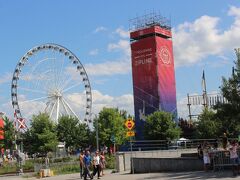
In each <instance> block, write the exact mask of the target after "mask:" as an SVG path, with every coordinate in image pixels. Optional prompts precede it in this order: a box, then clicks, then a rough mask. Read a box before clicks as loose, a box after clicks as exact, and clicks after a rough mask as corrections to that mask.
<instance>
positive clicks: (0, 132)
mask: <svg viewBox="0 0 240 180" xmlns="http://www.w3.org/2000/svg"><path fill="white" fill-rule="evenodd" d="M3 127H4V120H3V118H0V140H2V139H4V131H3V130H1V129H2V128H3Z"/></svg>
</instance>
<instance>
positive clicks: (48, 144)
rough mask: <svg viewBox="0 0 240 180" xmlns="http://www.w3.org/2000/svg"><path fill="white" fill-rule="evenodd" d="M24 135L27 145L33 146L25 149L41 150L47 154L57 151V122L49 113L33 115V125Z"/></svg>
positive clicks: (40, 151)
mask: <svg viewBox="0 0 240 180" xmlns="http://www.w3.org/2000/svg"><path fill="white" fill-rule="evenodd" d="M23 137H24V140H23V142H24V143H25V144H26V146H28V147H31V148H32V149H26V148H25V150H26V151H31V152H33V153H35V152H39V153H43V154H46V153H48V152H50V151H55V149H56V146H57V144H58V139H57V133H56V127H55V124H54V123H53V121H52V120H51V119H50V117H49V115H48V114H45V113H40V114H39V115H34V116H33V118H32V122H31V127H30V129H29V130H28V131H27V132H26V133H25V134H24V135H23ZM25 138H27V139H25ZM25 144H24V145H25ZM29 144H30V146H29Z"/></svg>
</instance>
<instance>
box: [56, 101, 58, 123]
mask: <svg viewBox="0 0 240 180" xmlns="http://www.w3.org/2000/svg"><path fill="white" fill-rule="evenodd" d="M58 117H59V97H58V98H57V115H56V120H57V121H58Z"/></svg>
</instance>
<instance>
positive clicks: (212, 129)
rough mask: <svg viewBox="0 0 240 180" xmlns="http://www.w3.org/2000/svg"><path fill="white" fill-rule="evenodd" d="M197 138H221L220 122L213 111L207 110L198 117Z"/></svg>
mask: <svg viewBox="0 0 240 180" xmlns="http://www.w3.org/2000/svg"><path fill="white" fill-rule="evenodd" d="M198 120H199V121H198V122H197V131H196V136H197V138H200V139H209V138H217V137H218V136H219V127H220V126H221V124H220V122H219V121H218V120H217V119H216V117H215V113H214V112H213V111H212V110H209V109H207V108H205V109H204V110H203V112H202V113H201V115H200V116H199V117H198Z"/></svg>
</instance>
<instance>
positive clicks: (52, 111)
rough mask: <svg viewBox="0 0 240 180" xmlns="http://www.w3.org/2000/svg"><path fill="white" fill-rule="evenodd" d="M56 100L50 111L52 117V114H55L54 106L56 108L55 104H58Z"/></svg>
mask: <svg viewBox="0 0 240 180" xmlns="http://www.w3.org/2000/svg"><path fill="white" fill-rule="evenodd" d="M56 103H57V102H56V101H55V102H54V104H53V105H52V110H51V111H50V115H49V116H50V118H51V117H52V114H53V110H54V108H55V106H56Z"/></svg>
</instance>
